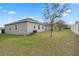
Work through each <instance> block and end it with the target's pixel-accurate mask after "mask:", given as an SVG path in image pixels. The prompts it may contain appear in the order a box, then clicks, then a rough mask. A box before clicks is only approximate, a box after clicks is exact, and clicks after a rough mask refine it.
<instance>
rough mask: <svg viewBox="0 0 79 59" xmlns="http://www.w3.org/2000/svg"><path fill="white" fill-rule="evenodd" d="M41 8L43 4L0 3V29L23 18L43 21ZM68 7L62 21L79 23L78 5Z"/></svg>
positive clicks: (73, 4)
mask: <svg viewBox="0 0 79 59" xmlns="http://www.w3.org/2000/svg"><path fill="white" fill-rule="evenodd" d="M43 7H44V4H43V3H0V27H3V26H4V25H5V24H8V23H11V22H15V21H18V20H22V19H25V18H33V19H35V20H38V21H44V19H43V10H42V9H43ZM69 7H70V10H69V12H68V13H67V14H63V18H62V20H64V21H66V23H68V24H73V23H74V22H75V21H79V4H77V3H72V4H70V5H69Z"/></svg>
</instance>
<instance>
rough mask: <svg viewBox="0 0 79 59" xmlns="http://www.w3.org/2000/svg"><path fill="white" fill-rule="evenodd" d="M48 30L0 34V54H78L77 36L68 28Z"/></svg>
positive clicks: (78, 41)
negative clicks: (25, 34) (23, 33)
mask: <svg viewBox="0 0 79 59" xmlns="http://www.w3.org/2000/svg"><path fill="white" fill-rule="evenodd" d="M52 35H53V37H52V38H50V31H47V32H41V33H37V34H35V35H27V36H17V35H9V34H0V55H10V56H11V55H19V56H20V55H24V56H27V55H30V56H31V55H39V56H40V55H41V56H43V55H45V56H48V55H50V56H53V55H55V56H59V55H61V56H63V55H68V56H72V55H79V36H78V35H75V34H74V33H72V32H71V31H70V30H62V31H53V34H52Z"/></svg>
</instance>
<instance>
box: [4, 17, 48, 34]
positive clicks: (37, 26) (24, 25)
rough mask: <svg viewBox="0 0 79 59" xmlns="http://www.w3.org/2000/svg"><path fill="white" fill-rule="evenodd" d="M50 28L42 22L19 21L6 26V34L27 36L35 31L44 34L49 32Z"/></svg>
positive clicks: (32, 20) (29, 19)
mask: <svg viewBox="0 0 79 59" xmlns="http://www.w3.org/2000/svg"><path fill="white" fill-rule="evenodd" d="M48 27H49V26H47V25H45V24H43V23H42V22H39V21H36V20H34V19H31V18H26V19H23V20H19V21H16V22H13V23H10V24H6V25H5V33H7V34H15V35H27V34H30V33H33V31H34V30H36V31H37V32H42V31H45V30H47V29H46V28H48Z"/></svg>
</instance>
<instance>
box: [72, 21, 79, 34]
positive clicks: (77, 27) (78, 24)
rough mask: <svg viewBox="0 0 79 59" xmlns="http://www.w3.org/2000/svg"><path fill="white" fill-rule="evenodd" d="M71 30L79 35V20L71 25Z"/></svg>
mask: <svg viewBox="0 0 79 59" xmlns="http://www.w3.org/2000/svg"><path fill="white" fill-rule="evenodd" d="M71 30H72V32H73V33H75V34H77V35H79V22H78V21H77V22H75V23H74V24H73V25H71Z"/></svg>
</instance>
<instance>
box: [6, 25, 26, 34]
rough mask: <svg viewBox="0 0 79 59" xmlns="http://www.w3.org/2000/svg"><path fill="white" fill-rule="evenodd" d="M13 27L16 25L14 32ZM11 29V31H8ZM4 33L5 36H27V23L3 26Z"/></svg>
mask: <svg viewBox="0 0 79 59" xmlns="http://www.w3.org/2000/svg"><path fill="white" fill-rule="evenodd" d="M15 25H17V30H15ZM10 28H11V30H10ZM5 33H7V34H16V35H25V34H27V23H18V24H13V25H7V26H5Z"/></svg>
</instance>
